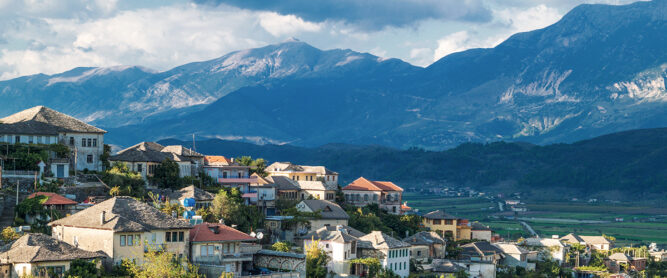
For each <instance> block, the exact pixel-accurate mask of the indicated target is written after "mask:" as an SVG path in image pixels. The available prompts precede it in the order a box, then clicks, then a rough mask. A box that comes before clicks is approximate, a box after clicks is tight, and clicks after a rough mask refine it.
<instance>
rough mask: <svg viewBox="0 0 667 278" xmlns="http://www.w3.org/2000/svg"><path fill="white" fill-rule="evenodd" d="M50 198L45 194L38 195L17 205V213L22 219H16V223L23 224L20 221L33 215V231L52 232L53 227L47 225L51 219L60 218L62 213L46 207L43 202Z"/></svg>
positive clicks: (31, 226) (31, 227)
mask: <svg viewBox="0 0 667 278" xmlns="http://www.w3.org/2000/svg"><path fill="white" fill-rule="evenodd" d="M48 199H49V198H48V197H47V196H44V195H38V196H35V197H33V198H28V199H25V200H23V201H21V203H19V205H18V206H17V207H16V214H17V217H18V218H19V219H21V220H20V221H15V223H14V224H15V225H17V226H18V225H21V224H23V223H18V222H21V221H23V219H27V218H28V217H31V218H32V219H33V223H32V224H31V225H30V229H31V231H32V232H37V233H40V232H41V233H45V234H50V231H51V229H49V227H48V226H47V224H48V223H49V221H52V220H55V219H58V218H60V214H59V213H58V212H57V211H55V210H50V209H46V208H45V207H44V206H43V205H42V204H44V203H45V202H46V201H47V200H48Z"/></svg>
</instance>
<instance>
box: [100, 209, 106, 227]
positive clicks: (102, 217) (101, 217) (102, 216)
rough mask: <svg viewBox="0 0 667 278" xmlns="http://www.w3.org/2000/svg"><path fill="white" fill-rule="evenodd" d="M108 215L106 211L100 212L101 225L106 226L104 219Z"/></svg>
mask: <svg viewBox="0 0 667 278" xmlns="http://www.w3.org/2000/svg"><path fill="white" fill-rule="evenodd" d="M106 214H107V212H106V211H102V212H100V225H104V220H105V219H104V218H105V216H106Z"/></svg>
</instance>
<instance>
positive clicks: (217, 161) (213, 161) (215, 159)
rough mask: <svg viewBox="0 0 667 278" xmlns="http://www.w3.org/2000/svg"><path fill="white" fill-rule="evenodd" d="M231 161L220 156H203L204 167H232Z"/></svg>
mask: <svg viewBox="0 0 667 278" xmlns="http://www.w3.org/2000/svg"><path fill="white" fill-rule="evenodd" d="M232 163H233V162H232V160H231V159H229V158H226V157H224V156H222V155H205V156H204V164H206V165H223V166H226V165H232Z"/></svg>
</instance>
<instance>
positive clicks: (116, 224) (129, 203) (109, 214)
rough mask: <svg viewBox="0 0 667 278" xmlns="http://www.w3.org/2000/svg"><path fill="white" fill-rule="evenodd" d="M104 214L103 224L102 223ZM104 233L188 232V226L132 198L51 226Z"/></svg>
mask: <svg viewBox="0 0 667 278" xmlns="http://www.w3.org/2000/svg"><path fill="white" fill-rule="evenodd" d="M102 212H104V222H102V221H101V220H102V219H101V215H102ZM61 225H62V226H70V227H80V228H92V229H104V230H112V231H114V232H148V231H151V230H167V229H189V228H191V226H190V224H188V222H186V221H183V220H179V219H177V218H174V217H172V216H170V215H166V214H164V213H163V212H161V211H159V210H158V209H156V208H154V207H153V206H151V205H149V204H146V203H144V202H140V201H137V200H135V199H134V198H131V197H126V196H120V197H113V198H111V199H108V200H106V201H104V202H101V203H99V204H96V205H94V206H92V207H89V208H87V209H84V210H82V211H80V212H77V213H75V214H73V215H70V216H67V217H65V218H61V219H58V220H55V221H53V222H51V223H49V226H61Z"/></svg>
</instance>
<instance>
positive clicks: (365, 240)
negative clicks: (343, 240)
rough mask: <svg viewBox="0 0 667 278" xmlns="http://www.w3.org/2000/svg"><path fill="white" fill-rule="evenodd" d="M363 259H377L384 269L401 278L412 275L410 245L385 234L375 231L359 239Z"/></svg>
mask: <svg viewBox="0 0 667 278" xmlns="http://www.w3.org/2000/svg"><path fill="white" fill-rule="evenodd" d="M358 246H359V248H360V249H361V251H360V252H361V254H360V255H361V257H375V258H378V259H379V260H380V264H381V265H382V268H385V269H389V270H392V271H393V272H394V273H396V274H398V275H399V276H401V277H408V276H409V275H410V244H408V243H406V242H403V241H400V240H398V239H395V238H393V237H391V236H389V235H387V234H385V233H383V232H380V231H373V232H371V233H369V234H367V235H365V236H362V237H359V243H358Z"/></svg>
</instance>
